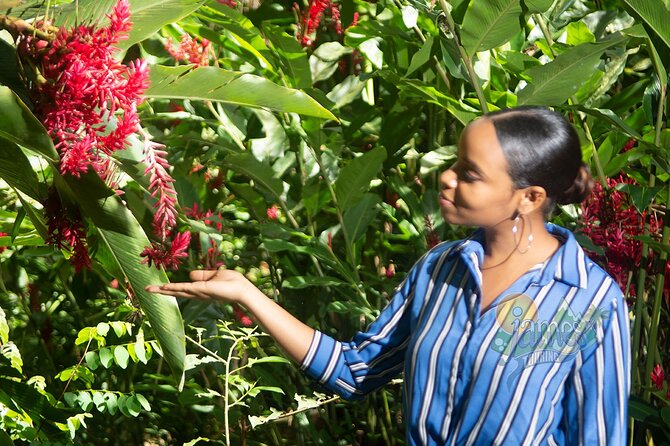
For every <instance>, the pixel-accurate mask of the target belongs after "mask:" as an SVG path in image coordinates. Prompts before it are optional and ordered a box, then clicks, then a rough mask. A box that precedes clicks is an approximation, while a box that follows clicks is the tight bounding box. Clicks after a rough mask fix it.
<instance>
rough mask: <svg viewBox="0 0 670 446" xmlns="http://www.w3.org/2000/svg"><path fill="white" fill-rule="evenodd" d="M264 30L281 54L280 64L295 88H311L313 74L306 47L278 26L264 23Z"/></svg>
mask: <svg viewBox="0 0 670 446" xmlns="http://www.w3.org/2000/svg"><path fill="white" fill-rule="evenodd" d="M263 31H264V34H265V37H266V38H267V39H268V40H269V41H270V42H271V43H272V46H273V47H274V49H275V52H276V54H277V56H279V61H280V65H279V66H280V67H281V69H282V71H283V72H284V73H285V74H286V76H285V79H286V80H287V81H288V82H290V83H291V85H292V86H293V87H294V88H310V87H311V86H312V74H311V71H310V68H309V61H308V59H307V52H306V51H305V49H304V48H303V47H302V46H301V45H300V44H299V43H298V41H297V40H296V39H295V37H293V36H289V35H288V34H286V32H284V31H283V30H282V29H281V28H280V27H278V26H274V25H270V24H267V23H266V24H263Z"/></svg>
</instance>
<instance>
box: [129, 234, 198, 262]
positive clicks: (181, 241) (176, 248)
mask: <svg viewBox="0 0 670 446" xmlns="http://www.w3.org/2000/svg"><path fill="white" fill-rule="evenodd" d="M189 243H191V233H190V232H188V231H187V232H182V233H180V234H177V235H176V236H175V237H174V239H173V240H172V243H171V244H170V247H169V248H166V247H165V246H164V245H161V244H158V243H152V244H151V246H150V247H146V248H144V251H142V253H141V254H140V256H142V257H145V259H144V260H143V261H142V263H148V264H149V266H152V264H153V265H154V266H155V267H156V268H157V269H159V268H160V267H161V266H162V267H163V268H165V269H172V270H176V269H177V268H178V267H179V265H180V264H181V259H182V258H184V257H188V252H186V251H187V249H188V245H189Z"/></svg>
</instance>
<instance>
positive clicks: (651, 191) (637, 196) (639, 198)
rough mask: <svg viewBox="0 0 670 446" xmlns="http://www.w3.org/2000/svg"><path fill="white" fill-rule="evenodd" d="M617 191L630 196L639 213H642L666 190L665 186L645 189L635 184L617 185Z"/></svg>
mask: <svg viewBox="0 0 670 446" xmlns="http://www.w3.org/2000/svg"><path fill="white" fill-rule="evenodd" d="M616 189H617V190H620V191H623V192H625V193H627V194H628V195H630V198H631V200H633V204H634V205H635V207H636V208H637V210H638V212H640V213H642V212H644V210H645V209H646V208H647V206H649V204H651V202H652V201H654V198H655V197H656V195H657V194H658V193H659V192H660V191H662V190H663V189H665V186H656V187H644V186H637V185H634V184H623V183H622V184H617V186H616Z"/></svg>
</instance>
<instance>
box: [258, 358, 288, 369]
mask: <svg viewBox="0 0 670 446" xmlns="http://www.w3.org/2000/svg"><path fill="white" fill-rule="evenodd" d="M264 363H272V364H278V363H279V364H291V361H289V360H288V359H286V358H282V357H281V356H263V357H262V358H249V366H250V367H252V366H254V365H255V364H264Z"/></svg>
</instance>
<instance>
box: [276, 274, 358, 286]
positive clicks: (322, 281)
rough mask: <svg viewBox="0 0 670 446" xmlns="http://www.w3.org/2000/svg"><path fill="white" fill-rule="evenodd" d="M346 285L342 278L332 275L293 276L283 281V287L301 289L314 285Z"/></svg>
mask: <svg viewBox="0 0 670 446" xmlns="http://www.w3.org/2000/svg"><path fill="white" fill-rule="evenodd" d="M340 285H346V284H345V283H344V282H342V280H341V279H338V278H337V277H330V276H323V277H321V276H293V277H288V278H287V279H285V280H284V281H283V282H282V287H283V288H290V289H301V288H308V287H312V286H316V287H328V286H340Z"/></svg>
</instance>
